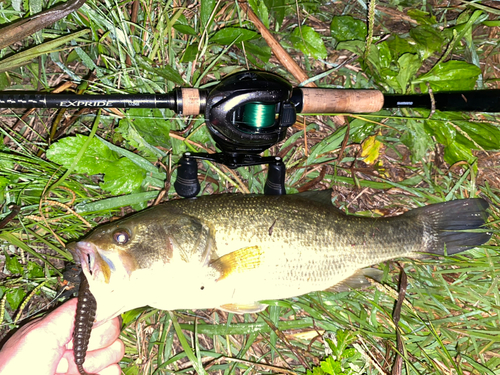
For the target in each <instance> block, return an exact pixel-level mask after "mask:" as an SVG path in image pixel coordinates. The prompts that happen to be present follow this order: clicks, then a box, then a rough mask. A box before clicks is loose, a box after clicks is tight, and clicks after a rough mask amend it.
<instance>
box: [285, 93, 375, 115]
mask: <svg viewBox="0 0 500 375" xmlns="http://www.w3.org/2000/svg"><path fill="white" fill-rule="evenodd" d="M291 101H292V102H293V103H297V107H296V109H297V113H310V114H313V113H368V112H378V111H380V110H381V109H382V107H383V106H384V94H382V92H381V91H378V90H357V89H356V90H349V89H321V88H296V89H294V90H293V96H292V99H291Z"/></svg>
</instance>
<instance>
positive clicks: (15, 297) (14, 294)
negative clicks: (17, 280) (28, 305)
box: [7, 288, 26, 310]
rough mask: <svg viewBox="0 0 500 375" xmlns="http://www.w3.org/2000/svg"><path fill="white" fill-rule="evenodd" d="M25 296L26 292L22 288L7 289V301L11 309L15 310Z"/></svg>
mask: <svg viewBox="0 0 500 375" xmlns="http://www.w3.org/2000/svg"><path fill="white" fill-rule="evenodd" d="M25 297H26V292H25V291H24V290H23V289H22V288H15V289H14V288H12V289H10V290H8V291H7V302H9V305H10V308H11V309H12V310H17V308H18V307H19V305H20V304H21V302H23V300H24V298H25Z"/></svg>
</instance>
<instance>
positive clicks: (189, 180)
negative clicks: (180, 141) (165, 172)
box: [174, 152, 200, 198]
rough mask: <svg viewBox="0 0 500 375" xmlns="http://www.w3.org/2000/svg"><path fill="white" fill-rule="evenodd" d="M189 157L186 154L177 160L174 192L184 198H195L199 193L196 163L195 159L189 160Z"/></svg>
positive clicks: (187, 153) (188, 154)
mask: <svg viewBox="0 0 500 375" xmlns="http://www.w3.org/2000/svg"><path fill="white" fill-rule="evenodd" d="M189 156H190V153H189V152H186V153H185V154H184V156H183V157H182V158H181V159H180V160H179V167H178V168H177V179H176V180H175V182H174V188H175V191H176V192H177V194H179V195H180V196H181V197H184V198H192V197H195V196H196V195H198V193H199V192H200V182H199V181H198V163H197V162H196V159H193V158H190V157H189Z"/></svg>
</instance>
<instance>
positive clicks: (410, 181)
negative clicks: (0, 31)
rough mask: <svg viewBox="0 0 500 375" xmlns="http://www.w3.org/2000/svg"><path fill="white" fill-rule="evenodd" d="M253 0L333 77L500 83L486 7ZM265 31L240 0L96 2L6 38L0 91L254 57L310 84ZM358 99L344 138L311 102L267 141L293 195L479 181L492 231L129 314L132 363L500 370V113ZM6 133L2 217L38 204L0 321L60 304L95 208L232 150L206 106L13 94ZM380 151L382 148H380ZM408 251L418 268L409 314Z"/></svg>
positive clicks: (425, 189)
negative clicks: (265, 302)
mask: <svg viewBox="0 0 500 375" xmlns="http://www.w3.org/2000/svg"><path fill="white" fill-rule="evenodd" d="M249 3H250V4H251V5H252V7H253V8H254V10H255V12H256V13H257V14H258V15H259V17H260V18H261V19H262V20H263V22H264V23H265V24H266V25H268V26H269V28H270V30H272V31H273V32H274V34H275V35H276V36H277V38H278V39H279V40H280V42H281V44H282V45H283V46H284V47H285V48H286V49H287V50H288V52H289V53H290V54H291V55H292V57H293V58H294V59H295V61H296V62H298V63H299V64H301V65H302V66H303V68H304V70H305V71H306V73H307V75H308V76H309V77H311V79H312V80H313V81H314V82H316V84H317V85H319V86H323V87H347V88H378V89H380V90H382V91H384V92H391V93H392V92H396V93H414V92H420V91H421V92H425V91H427V90H428V86H427V84H426V83H429V85H430V87H431V88H432V89H433V90H434V92H437V91H439V90H468V89H472V88H480V89H483V88H488V89H493V88H497V84H498V83H497V82H498V73H497V71H496V68H495V67H496V65H497V61H498V42H499V35H498V26H499V25H500V24H499V23H498V20H497V18H498V10H497V9H495V8H491V7H489V6H488V5H484V4H481V3H469V2H460V3H457V4H455V5H454V6H450V5H449V3H447V2H441V1H438V2H437V3H435V4H434V3H433V4H432V5H431V4H430V3H422V2H419V1H411V0H410V1H398V0H395V1H391V2H389V3H384V4H376V6H375V11H374V13H373V18H371V17H370V20H372V21H373V22H368V21H367V20H368V18H369V17H368V5H367V6H366V7H365V6H363V3H362V2H350V3H348V2H334V3H329V4H328V5H323V4H322V3H324V2H323V1H308V2H291V1H290V2H287V1H286V0H266V1H257V0H255V1H251V2H249ZM52 4H53V2H40V1H35V0H33V1H29V0H27V1H25V2H10V1H6V2H4V3H2V4H0V22H2V23H5V24H6V23H9V22H11V21H13V20H15V19H18V18H19V17H23V16H25V15H28V12H26V11H25V9H28V5H29V6H30V7H31V9H37V7H38V8H40V6H42V7H46V6H48V5H52ZM134 4H136V5H137V6H138V8H137V15H136V16H134V12H133V10H132V9H133V5H134ZM374 4H375V3H374V2H373V3H372V5H374ZM371 10H373V8H371ZM370 14H371V13H370ZM341 15H352V16H353V18H349V17H339V16H341ZM359 20H361V21H359ZM253 30H255V29H254V27H253V25H252V24H251V23H250V22H249V21H248V20H247V18H246V16H245V14H244V12H242V10H241V8H239V7H238V6H237V4H235V3H233V2H216V1H214V0H210V1H202V2H201V3H196V2H191V1H167V2H159V1H156V0H153V1H149V2H140V1H131V2H114V1H107V0H106V1H102V2H97V1H94V0H89V1H88V2H87V3H86V5H84V6H83V7H82V8H81V9H80V10H79V11H78V12H77V13H74V14H72V15H70V16H68V17H67V18H66V19H63V20H61V21H59V22H57V23H56V24H55V25H53V26H51V27H50V28H48V29H45V30H43V31H41V32H38V33H37V34H36V35H35V36H33V37H31V38H28V39H26V40H23V41H18V42H17V43H16V44H14V45H13V46H11V47H8V48H5V49H3V50H1V51H0V90H36V91H48V92H50V91H53V90H55V89H56V88H58V87H61V85H63V83H64V82H67V81H69V82H72V83H73V85H72V86H70V87H66V89H65V90H66V92H80V93H88V94H103V93H164V92H168V91H170V90H172V89H173V88H174V87H178V86H192V87H200V88H205V87H210V86H211V85H212V84H213V83H214V82H217V81H218V80H220V79H221V78H222V77H224V76H225V75H227V74H229V73H232V72H235V71H240V70H244V69H247V68H251V69H262V70H267V71H272V72H275V73H278V74H280V75H281V76H283V77H284V78H286V79H288V80H290V81H291V82H292V83H293V84H294V85H297V84H299V83H300V82H296V81H295V79H294V78H293V77H292V75H291V74H290V73H289V72H288V71H287V70H286V69H285V68H284V67H283V66H282V65H280V64H279V63H278V62H277V60H276V59H275V57H274V56H273V55H272V54H271V50H270V48H269V47H268V46H267V45H266V43H265V41H264V40H262V38H260V36H259V35H258V34H257V33H255V32H253ZM69 35H72V36H69ZM26 51H30V52H29V53H27V52H26ZM344 115H345V119H346V120H347V121H349V138H348V143H347V146H346V147H345V149H344V148H343V147H342V142H343V140H344V138H345V135H346V130H347V129H346V127H345V126H340V125H337V124H336V123H335V122H334V121H333V118H332V116H326V115H322V116H309V117H306V118H304V119H302V118H300V119H299V120H300V123H302V124H305V125H306V129H307V143H306V140H305V137H304V129H303V127H302V125H299V124H296V125H295V126H294V127H293V128H292V129H291V130H290V131H289V133H288V137H287V138H286V139H285V140H284V141H283V142H282V143H281V144H279V145H276V146H273V147H272V148H271V149H270V150H269V151H266V154H269V155H276V154H278V153H280V151H281V156H283V158H284V160H285V163H286V164H287V167H288V173H287V180H286V186H287V190H288V192H289V193H294V192H297V191H298V190H300V188H301V187H303V186H307V185H306V184H308V183H309V182H311V181H313V180H314V179H315V178H317V177H318V176H320V174H321V173H324V175H323V178H322V180H321V181H320V182H318V183H316V184H315V185H314V186H313V187H312V188H313V189H325V188H328V187H332V188H333V189H334V191H335V192H336V194H337V195H336V198H335V200H334V202H335V204H336V205H337V206H339V207H341V208H343V209H347V210H349V211H350V212H355V211H356V212H361V213H363V214H367V215H371V214H372V212H374V211H375V212H377V214H381V213H383V214H396V213H401V212H402V208H405V209H406V208H411V207H417V206H421V205H425V204H430V203H435V202H440V201H443V200H450V199H455V198H464V197H471V196H476V195H481V196H483V197H486V198H487V199H489V200H490V202H492V203H493V205H492V209H491V214H492V216H491V224H490V228H491V231H492V232H493V233H494V236H493V239H492V240H491V242H490V243H489V244H488V245H487V246H482V247H481V248H478V249H475V250H471V251H468V252H466V253H465V254H459V255H455V256H453V257H447V258H440V259H429V260H424V261H408V260H401V261H399V262H397V263H396V262H391V263H387V264H382V265H380V268H381V269H382V270H384V272H385V278H384V282H383V284H378V285H375V286H373V287H371V288H369V289H367V290H363V291H352V292H343V293H337V294H332V293H327V292H318V293H313V294H311V295H307V296H302V297H298V298H294V299H292V300H287V301H276V302H274V303H271V306H270V307H269V308H268V309H267V310H266V311H265V312H263V313H261V314H256V315H255V314H253V315H248V314H247V315H244V316H237V315H231V314H226V313H222V312H219V311H196V312H193V311H179V312H173V313H170V312H165V311H155V310H150V309H141V310H137V311H132V312H129V313H126V314H125V316H124V330H123V333H122V339H123V341H124V342H125V344H126V355H125V358H124V359H123V361H122V366H123V370H124V372H125V373H126V374H138V373H141V374H155V375H156V374H167V373H195V372H198V373H203V371H206V372H208V373H220V374H230V373H235V374H251V373H262V374H266V373H289V374H292V373H293V374H295V373H306V372H308V371H310V372H311V373H313V374H341V373H344V374H361V373H366V374H381V373H393V374H398V373H402V374H442V373H450V374H500V370H499V368H500V356H499V354H498V353H499V352H500V319H499V312H500V294H499V283H500V267H499V264H500V253H499V251H498V247H497V245H498V238H499V236H498V234H499V230H498V222H499V215H500V211H499V210H498V207H499V205H500V198H499V195H498V193H499V191H500V171H499V167H498V166H499V165H500V163H499V154H498V153H497V150H498V148H499V147H498V140H499V139H500V130H499V129H498V124H499V118H498V117H497V116H495V115H492V114H486V113H476V114H466V113H439V112H437V113H435V114H433V115H432V116H431V117H430V118H429V115H430V113H429V111H424V110H400V111H396V110H394V111H387V110H384V111H381V112H379V113H376V114H370V115H356V116H353V115H350V114H344ZM188 126H189V128H188ZM187 128H188V131H186V132H185V131H184V130H185V129H187ZM0 131H1V134H2V138H3V140H4V141H3V144H2V146H0V203H1V204H2V210H1V213H0V214H1V216H0V218H3V217H6V216H7V215H8V213H9V212H10V209H9V204H11V203H15V204H17V205H19V206H20V207H21V213H20V215H19V216H18V218H17V219H15V220H13V221H12V222H10V223H9V224H8V225H7V226H6V227H5V228H3V229H1V230H0V247H1V250H0V252H1V255H0V271H1V272H2V273H0V298H2V301H3V304H2V305H1V306H0V307H1V314H2V315H1V318H2V319H0V332H1V333H2V335H4V334H6V333H7V332H8V331H10V330H11V329H14V328H15V327H16V326H17V325H19V324H22V323H23V322H24V321H25V319H28V318H29V317H31V316H33V315H36V314H38V313H40V311H42V310H43V309H44V308H45V306H46V304H47V302H50V303H51V304H56V303H58V302H59V301H58V288H59V283H60V279H59V277H60V275H61V272H62V270H63V269H64V261H67V260H68V259H70V257H69V254H68V253H67V252H66V250H64V248H63V246H62V243H64V242H68V241H70V240H73V239H76V238H79V237H80V236H82V235H83V234H84V233H85V232H86V231H87V228H88V226H87V224H85V222H84V221H83V220H82V219H84V220H85V221H87V222H88V224H89V225H90V226H92V227H93V226H96V225H97V224H99V223H101V222H104V221H106V220H109V219H110V218H111V217H112V216H123V215H124V214H125V213H127V212H130V211H131V210H138V209H141V208H144V207H146V206H147V205H148V204H150V203H151V202H152V201H153V200H154V199H155V198H156V197H157V196H158V194H160V193H165V196H164V198H163V199H168V198H171V197H173V196H174V189H173V187H172V185H173V181H174V180H175V177H176V170H175V165H176V163H177V161H178V160H179V158H180V156H181V155H182V153H183V152H185V151H189V150H191V151H198V150H201V148H200V147H199V146H200V145H201V146H203V147H204V148H207V149H212V150H213V149H214V143H213V141H212V140H211V139H210V136H209V134H208V132H207V130H206V128H205V126H204V125H203V119H202V118H200V117H197V118H180V117H178V116H176V115H175V114H174V113H172V112H171V111H168V110H154V111H153V110H133V109H131V110H119V111H107V110H102V111H101V112H99V113H97V112H95V111H76V110H68V111H65V112H62V111H59V112H58V111H56V110H37V111H33V112H28V111H25V110H10V109H2V110H1V111H0ZM76 134H81V135H84V136H85V137H80V138H79V139H76V138H74V136H75V135H76ZM372 136H376V139H375V140H376V141H375V142H374V143H373V142H372V144H374V145H375V147H373V148H369V147H368V144H369V143H368V141H366V142H365V140H367V139H368V138H369V137H372ZM373 140H374V139H373V138H372V141H373ZM377 142H380V143H377ZM378 146H379V148H377V147H378ZM363 150H364V151H365V152H366V153H367V155H368V156H371V157H373V158H374V163H373V164H368V163H365V162H364V161H363V158H364V157H362V156H361V154H362V151H363ZM341 151H343V152H342V153H341ZM96 157H97V158H99V159H98V160H99V161H100V162H99V163H94V162H92V161H95V160H96V159H95V158H96ZM322 168H325V169H324V171H322ZM68 171H69V172H68ZM200 174H201V176H203V177H204V179H203V181H202V191H203V194H210V193H213V192H217V193H222V192H247V193H248V192H251V193H262V191H263V186H264V183H265V176H266V170H265V167H261V166H258V167H251V168H247V169H243V168H240V169H238V170H237V171H231V170H229V169H228V168H225V167H223V166H220V165H214V164H211V163H206V162H203V163H202V165H200ZM113 181H117V182H113ZM54 184H56V185H54ZM376 210H378V211H376ZM78 215H81V218H80V217H79V216H78ZM399 267H401V269H403V270H404V272H405V274H406V276H407V279H408V281H407V283H408V286H407V290H406V295H405V299H404V303H403V304H402V307H401V313H400V316H399V325H398V327H397V328H396V326H395V324H394V318H395V317H394V315H395V314H394V306H395V301H396V300H397V299H398V280H399V277H400V274H401V271H400V268H399ZM33 292H34V293H33ZM164 293H165V294H166V295H167V294H168V286H165V290H164ZM396 315H398V314H396ZM396 318H398V316H396ZM396 321H397V319H396ZM397 332H399V335H400V338H401V340H400V345H399V349H398V344H397V341H398V340H397ZM398 351H400V354H401V356H402V361H401V364H400V368H399V367H398V365H397V363H398V361H397V359H396V355H397V352H398ZM395 363H396V366H395ZM394 366H395V368H394V369H393V367H394ZM399 369H400V370H401V372H398V371H399Z"/></svg>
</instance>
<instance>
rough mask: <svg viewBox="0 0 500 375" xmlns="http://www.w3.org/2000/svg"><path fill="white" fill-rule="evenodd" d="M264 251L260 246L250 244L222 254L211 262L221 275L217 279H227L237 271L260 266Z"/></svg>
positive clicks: (240, 271)
mask: <svg viewBox="0 0 500 375" xmlns="http://www.w3.org/2000/svg"><path fill="white" fill-rule="evenodd" d="M263 256H264V251H263V250H262V248H261V247H260V246H249V247H244V248H242V249H239V250H236V251H233V252H232V253H229V254H226V255H223V256H221V257H220V258H218V259H216V260H214V261H213V262H212V263H210V266H211V267H213V268H215V269H216V270H217V271H218V272H219V273H220V276H219V278H218V279H217V281H220V280H222V279H225V278H226V277H228V276H229V275H232V274H235V273H243V272H245V271H248V270H252V269H255V268H257V267H259V266H260V265H261V263H262V260H263Z"/></svg>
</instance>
